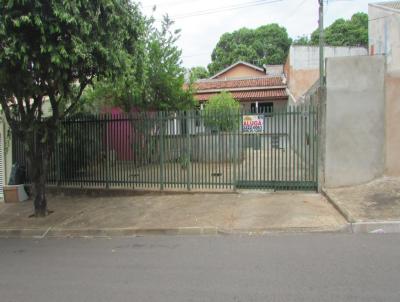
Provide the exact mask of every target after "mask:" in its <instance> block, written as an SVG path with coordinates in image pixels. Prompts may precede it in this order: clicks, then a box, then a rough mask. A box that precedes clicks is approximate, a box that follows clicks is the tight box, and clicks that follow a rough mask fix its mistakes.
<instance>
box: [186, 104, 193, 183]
mask: <svg viewBox="0 0 400 302" xmlns="http://www.w3.org/2000/svg"><path fill="white" fill-rule="evenodd" d="M190 149H191V148H190V111H186V153H187V154H186V155H187V159H188V169H187V177H186V182H187V189H188V191H190V189H191V184H192V161H191V158H190V152H191V150H190Z"/></svg>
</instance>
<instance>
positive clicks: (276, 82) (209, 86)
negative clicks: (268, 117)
mask: <svg viewBox="0 0 400 302" xmlns="http://www.w3.org/2000/svg"><path fill="white" fill-rule="evenodd" d="M277 86H285V83H284V82H283V79H282V78H281V77H268V76H264V77H258V78H250V79H249V78H246V79H233V80H200V81H197V82H196V83H195V84H194V87H195V89H196V90H197V91H198V92H200V91H202V90H214V89H218V90H229V89H237V88H254V87H277Z"/></svg>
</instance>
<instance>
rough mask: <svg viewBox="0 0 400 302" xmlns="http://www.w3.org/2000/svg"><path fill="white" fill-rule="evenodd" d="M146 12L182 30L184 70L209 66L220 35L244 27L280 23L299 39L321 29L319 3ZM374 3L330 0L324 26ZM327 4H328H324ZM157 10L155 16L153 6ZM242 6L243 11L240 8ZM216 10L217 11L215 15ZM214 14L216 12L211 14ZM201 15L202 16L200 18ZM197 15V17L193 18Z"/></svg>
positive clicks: (282, 1)
mask: <svg viewBox="0 0 400 302" xmlns="http://www.w3.org/2000/svg"><path fill="white" fill-rule="evenodd" d="M140 2H141V6H142V9H143V12H144V13H145V14H146V15H151V14H153V15H154V17H155V18H161V16H162V15H164V14H166V13H168V14H169V15H170V16H171V17H172V19H174V20H175V22H176V23H175V24H176V27H177V28H180V29H181V30H182V32H181V38H180V40H179V42H178V46H179V47H180V48H181V49H182V51H183V54H182V59H183V65H184V66H185V67H192V66H207V64H208V63H210V61H211V52H212V50H213V48H214V47H215V45H216V43H217V42H218V40H219V38H220V36H221V35H222V34H223V33H225V32H232V31H234V30H237V29H239V28H242V27H247V28H257V27H258V26H261V25H264V24H268V23H278V24H280V25H282V26H284V27H286V29H287V30H288V33H289V36H290V37H292V38H296V37H298V36H302V35H305V34H307V35H309V34H310V33H311V32H312V31H313V30H314V29H315V28H317V26H318V0H141V1H140ZM370 2H373V0H328V4H327V5H326V6H325V22H324V23H325V26H328V25H329V24H331V23H332V22H333V21H334V20H336V19H337V18H346V19H347V18H350V17H351V15H352V14H354V13H356V12H359V11H362V12H368V3H370ZM325 3H326V2H325ZM154 5H156V6H157V10H156V12H155V13H152V6H154ZM238 7H241V8H238ZM216 11H218V12H217V13H216ZM210 12H214V13H210ZM201 14H202V15H201ZM194 15H195V16H194Z"/></svg>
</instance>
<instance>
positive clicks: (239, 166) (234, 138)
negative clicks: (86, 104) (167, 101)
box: [12, 105, 318, 190]
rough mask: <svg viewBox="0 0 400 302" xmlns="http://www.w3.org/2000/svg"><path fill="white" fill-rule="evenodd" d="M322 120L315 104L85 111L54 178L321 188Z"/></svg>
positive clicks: (66, 133)
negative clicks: (256, 109) (229, 110)
mask: <svg viewBox="0 0 400 302" xmlns="http://www.w3.org/2000/svg"><path fill="white" fill-rule="evenodd" d="M317 122H318V116H317V109H316V107H314V106H311V105H307V106H297V107H287V108H284V109H282V110H275V111H272V112H265V113H256V114H254V113H245V112H240V113H234V114H233V115H229V114H226V113H224V114H221V113H218V114H217V113H215V114H214V113H206V112H202V111H190V112H188V111H186V112H140V113H132V114H123V113H121V114H105V115H104V114H103V115H77V116H74V117H71V118H69V119H66V120H64V121H62V123H61V124H62V126H61V129H60V134H59V138H58V140H57V145H56V146H55V148H54V150H55V152H54V154H53V156H52V158H51V160H50V167H49V173H48V177H47V181H48V183H49V184H53V185H59V186H79V187H105V188H118V187H127V188H133V189H142V188H143V189H146V188H148V189H156V190H157V189H160V190H163V189H185V190H192V189H194V190H203V189H204V190H220V189H225V190H233V189H235V188H238V189H246V188H247V189H272V190H316V189H317V171H318V169H317V159H318V156H317V153H318V135H317V128H318V127H317ZM12 147H13V150H12V151H13V161H14V162H19V163H20V164H26V158H25V154H24V149H25V148H24V147H23V145H22V144H21V142H20V141H19V139H18V137H13V146H12ZM28 170H29V169H28ZM28 176H29V175H28Z"/></svg>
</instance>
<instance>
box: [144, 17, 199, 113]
mask: <svg viewBox="0 0 400 302" xmlns="http://www.w3.org/2000/svg"><path fill="white" fill-rule="evenodd" d="M173 24H174V22H173V21H172V20H171V19H170V18H169V17H168V15H167V16H164V18H163V21H162V24H161V29H160V30H159V29H157V28H155V27H154V26H153V23H151V26H150V30H149V31H150V34H149V41H148V63H147V64H148V68H147V72H148V74H147V78H146V85H145V87H146V91H145V92H146V93H145V98H146V100H148V101H149V103H150V104H151V106H152V108H155V109H159V110H177V109H179V110H182V109H189V108H191V107H193V106H194V99H193V96H192V93H191V90H190V89H188V90H184V89H183V84H184V82H185V69H184V68H183V67H182V60H181V55H182V51H181V50H180V49H179V48H178V47H177V46H176V41H177V40H178V39H179V33H180V30H172V26H173Z"/></svg>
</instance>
